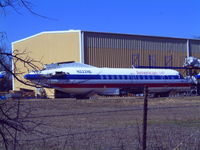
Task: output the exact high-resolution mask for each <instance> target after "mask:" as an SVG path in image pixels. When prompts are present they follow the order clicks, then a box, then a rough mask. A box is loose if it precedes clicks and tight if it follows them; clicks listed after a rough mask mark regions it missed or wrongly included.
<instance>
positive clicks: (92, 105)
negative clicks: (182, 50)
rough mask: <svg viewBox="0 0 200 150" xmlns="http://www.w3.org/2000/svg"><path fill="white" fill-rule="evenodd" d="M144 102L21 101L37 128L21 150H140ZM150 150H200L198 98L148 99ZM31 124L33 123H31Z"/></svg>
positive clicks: (21, 144) (22, 140) (23, 139)
mask: <svg viewBox="0 0 200 150" xmlns="http://www.w3.org/2000/svg"><path fill="white" fill-rule="evenodd" d="M143 99H144V98H143V97H127V98H125V97H106V98H105V97H104V98H103V97H98V98H97V99H90V100H76V99H34V100H32V99H29V100H20V112H21V115H22V116H24V115H25V112H27V111H25V110H29V111H30V113H29V115H28V116H27V118H26V119H27V120H29V121H31V122H34V123H37V126H36V127H35V128H34V132H31V133H18V141H19V143H18V146H17V149H20V150H25V149H29V150H44V149H48V150H56V149H58V150H60V149H61V150H65V149H66V150H96V149H97V150H129V149H136V150H137V149H141V148H142V122H143ZM148 108H149V109H148V127H147V149H149V150H153V149H159V150H163V149H166V150H168V149H169V150H171V149H174V150H177V149H180V150H184V149H190V150H193V149H194V150H197V149H200V144H199V143H200V97H199V96H198V97H170V98H154V99H151V98H149V99H148ZM27 125H29V123H28V124H27Z"/></svg>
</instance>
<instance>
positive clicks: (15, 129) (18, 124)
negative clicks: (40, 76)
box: [0, 0, 46, 150]
mask: <svg viewBox="0 0 200 150" xmlns="http://www.w3.org/2000/svg"><path fill="white" fill-rule="evenodd" d="M32 6H33V4H32V3H31V2H30V1H29V0H0V15H6V14H7V12H6V11H7V8H12V9H13V10H14V12H17V13H19V14H21V10H22V9H25V10H27V11H28V12H30V13H31V14H33V15H37V16H40V17H43V18H46V17H44V16H42V15H39V14H37V13H36V12H35V11H33V9H32ZM9 11H10V10H9ZM6 38H7V35H6V32H4V31H2V32H1V31H0V69H2V70H4V71H6V73H7V74H10V75H12V76H13V77H14V78H15V79H16V80H17V81H19V82H21V83H23V84H25V85H29V86H37V85H36V84H33V83H31V82H29V81H25V80H23V76H22V75H23V74H24V71H23V70H24V68H25V69H26V71H27V72H29V71H30V70H39V69H41V68H40V67H38V66H42V63H41V62H40V61H36V60H34V59H32V58H31V57H30V56H29V53H28V52H27V51H22V52H21V51H18V50H14V52H13V53H10V52H9V51H8V50H7V46H6V44H5V43H6V42H5V40H6ZM11 63H12V65H13V67H11ZM19 63H21V64H22V66H23V69H22V68H19V66H18V64H19ZM20 105H21V104H20V101H19V100H15V101H6V102H5V101H0V141H3V143H4V146H5V149H6V150H7V149H13V150H15V149H16V143H18V140H17V135H18V133H24V134H26V133H28V132H34V129H35V128H36V127H37V126H38V125H39V124H40V123H37V122H32V121H31V120H29V119H28V116H29V114H30V109H23V110H21V109H20ZM9 145H13V146H12V147H9Z"/></svg>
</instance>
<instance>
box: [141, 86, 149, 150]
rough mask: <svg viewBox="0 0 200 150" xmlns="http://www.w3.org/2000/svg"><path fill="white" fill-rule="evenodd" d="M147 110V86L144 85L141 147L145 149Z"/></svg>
mask: <svg viewBox="0 0 200 150" xmlns="http://www.w3.org/2000/svg"><path fill="white" fill-rule="evenodd" d="M147 111H148V86H145V87H144V108H143V140H142V147H143V150H146V145H147V144H146V143H147V142H146V139H147Z"/></svg>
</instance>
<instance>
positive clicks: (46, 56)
mask: <svg viewBox="0 0 200 150" xmlns="http://www.w3.org/2000/svg"><path fill="white" fill-rule="evenodd" d="M12 48H13V50H15V49H17V50H18V51H24V50H26V51H27V52H29V54H30V56H31V57H32V58H33V59H35V60H41V62H42V63H43V64H50V63H56V62H66V61H77V62H82V63H86V64H90V65H94V66H97V67H114V68H117V67H119V68H130V67H132V66H135V67H140V66H149V67H154V66H161V67H166V66H167V67H170V66H173V67H182V66H183V62H184V59H185V57H187V56H194V57H197V58H200V40H197V39H184V38H170V37H158V36H143V35H132V34H118V33H104V32H90V31H80V30H68V31H49V32H41V33H39V34H36V35H33V36H30V37H27V38H25V39H21V40H19V41H15V42H13V43H12ZM19 66H20V65H19ZM21 68H23V66H21ZM24 72H25V71H24ZM13 82H14V83H13V89H14V90H19V89H20V88H27V89H30V87H27V86H24V85H22V84H21V83H19V82H18V81H16V80H13ZM49 94H50V93H49ZM51 94H52V93H51Z"/></svg>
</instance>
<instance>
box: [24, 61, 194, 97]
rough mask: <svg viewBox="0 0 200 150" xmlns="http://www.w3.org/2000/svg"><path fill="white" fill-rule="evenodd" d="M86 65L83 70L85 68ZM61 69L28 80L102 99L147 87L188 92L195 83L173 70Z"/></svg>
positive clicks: (37, 73)
mask: <svg viewBox="0 0 200 150" xmlns="http://www.w3.org/2000/svg"><path fill="white" fill-rule="evenodd" d="M82 65H83V66H82ZM82 65H78V66H76V67H73V65H72V66H70V65H69V66H67V65H66V66H63V67H62V66H61V67H58V68H48V69H44V70H42V71H35V72H31V73H29V74H27V75H25V78H26V79H28V80H30V81H32V82H35V83H37V84H40V85H43V86H45V87H49V88H54V89H56V90H59V91H62V92H65V93H69V94H74V95H84V94H88V93H90V92H94V93H97V94H101V95H119V94H120V91H122V90H125V91H126V90H127V91H131V92H132V93H137V92H140V93H141V90H142V89H143V88H144V86H148V87H149V91H150V92H169V91H172V90H176V91H185V90H189V89H190V87H191V85H193V82H192V81H191V80H190V79H185V78H183V77H182V76H181V75H180V73H179V72H177V71H175V70H171V69H136V68H126V69H124V68H98V67H93V66H91V67H88V65H87V66H86V67H85V66H84V64H82Z"/></svg>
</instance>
